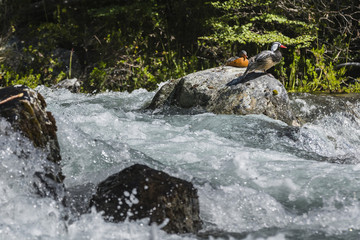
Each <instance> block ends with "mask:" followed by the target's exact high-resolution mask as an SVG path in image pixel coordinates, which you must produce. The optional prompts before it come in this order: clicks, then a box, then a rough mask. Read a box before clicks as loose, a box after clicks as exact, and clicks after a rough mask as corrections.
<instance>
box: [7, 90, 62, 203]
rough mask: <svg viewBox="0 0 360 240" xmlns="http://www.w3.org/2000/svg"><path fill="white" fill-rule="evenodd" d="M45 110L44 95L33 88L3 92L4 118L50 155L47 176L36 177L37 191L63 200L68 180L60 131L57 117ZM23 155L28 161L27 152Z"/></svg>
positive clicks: (37, 175)
mask: <svg viewBox="0 0 360 240" xmlns="http://www.w3.org/2000/svg"><path fill="white" fill-rule="evenodd" d="M45 107H46V103H45V100H44V98H43V97H42V96H41V94H39V93H37V92H36V91H34V90H32V89H30V88H27V87H24V86H15V87H6V88H1V89H0V117H3V118H5V119H6V120H7V121H8V122H10V123H11V126H12V128H13V129H14V130H17V131H19V132H20V133H21V134H22V135H24V136H25V137H27V138H28V139H30V141H31V142H32V143H33V144H34V146H35V147H37V148H39V149H42V150H43V151H44V152H45V153H46V155H47V160H48V164H46V166H44V172H36V173H35V179H36V180H35V182H34V187H35V188H36V189H37V191H38V193H39V194H40V195H41V196H52V197H55V198H61V197H60V196H59V193H61V194H62V193H63V190H64V189H63V185H62V184H61V183H62V182H63V179H64V176H63V175H62V172H61V168H60V161H61V156H60V147H59V143H58V139H57V135H56V131H57V127H56V122H55V119H54V117H53V116H52V114H51V112H47V111H46V110H45ZM23 154H24V156H23V157H24V158H26V152H24V153H23ZM61 194H60V195H61Z"/></svg>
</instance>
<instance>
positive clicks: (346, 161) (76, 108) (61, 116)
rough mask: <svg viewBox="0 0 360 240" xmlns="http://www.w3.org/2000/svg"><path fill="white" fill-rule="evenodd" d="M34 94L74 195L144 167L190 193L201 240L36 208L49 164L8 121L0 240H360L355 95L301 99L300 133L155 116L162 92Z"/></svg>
mask: <svg viewBox="0 0 360 240" xmlns="http://www.w3.org/2000/svg"><path fill="white" fill-rule="evenodd" d="M36 90H37V91H39V92H40V93H41V94H42V95H43V96H44V98H45V100H46V102H47V105H48V106H47V110H48V111H51V112H52V113H53V115H54V117H55V119H56V122H57V127H58V132H57V135H58V139H59V142H60V147H61V155H62V169H63V173H64V175H65V176H66V179H65V185H66V187H67V188H68V189H72V190H74V189H75V190H76V189H77V188H78V187H79V186H84V185H90V186H92V185H95V184H97V183H98V182H100V181H102V180H104V179H105V178H106V177H108V176H109V175H111V174H113V173H115V172H119V171H120V170H122V169H124V168H126V167H128V166H131V165H132V164H135V163H142V164H146V165H148V166H150V167H152V168H155V169H158V170H162V171H164V172H166V173H168V174H170V175H172V176H175V177H178V178H181V179H185V180H187V181H191V182H192V183H193V184H194V186H195V187H196V188H197V189H198V195H199V202H200V216H201V218H202V220H203V229H202V230H201V232H200V233H199V234H198V235H192V234H184V235H180V234H167V233H165V232H164V231H162V230H161V228H160V227H158V226H148V220H147V219H143V220H141V221H136V222H129V221H126V222H123V223H117V224H115V223H109V222H105V221H104V220H103V219H102V217H101V213H98V212H96V211H95V210H94V209H92V211H90V212H87V213H85V214H83V215H80V216H77V215H76V216H75V215H72V213H71V212H70V213H69V210H68V209H65V208H64V207H62V206H61V205H59V204H58V203H57V202H55V201H54V200H52V199H50V198H39V197H38V196H37V195H36V194H35V193H34V190H33V188H32V184H31V182H32V173H33V172H34V171H36V170H38V169H41V168H42V165H41V162H42V159H45V155H44V153H42V152H41V151H39V150H37V149H34V148H33V147H32V145H31V144H30V143H29V142H28V141H27V140H26V139H23V138H22V137H21V136H20V135H19V133H16V132H13V131H10V130H9V128H10V126H9V124H8V123H7V122H6V121H5V120H3V119H0V130H1V131H0V136H1V139H0V239H1V240H2V239H17V240H18V239H41V240H42V239H46V240H58V239H61V240H62V239H64V240H65V239H73V240H75V239H76V240H82V239H84V240H85V239H93V240H98V239H99V240H100V239H101V240H108V239H117V240H119V239H121V240H125V239H129V240H158V239H159V240H160V239H161V240H175V239H176V240H177V239H179V240H180V239H181V240H185V239H186V240H188V239H189V240H190V239H191V240H200V239H209V240H215V239H216V240H220V239H226V240H234V239H244V240H265V239H266V240H283V239H299V240H300V239H301V240H304V239H314V240H315V239H316V240H319V239H347V240H348V239H360V164H359V163H360V101H359V99H360V98H359V95H355V96H350V97H344V96H329V95H317V96H314V95H309V94H297V95H293V96H292V97H291V98H292V100H291V104H292V107H293V109H294V111H295V113H296V115H297V116H298V117H299V119H301V121H302V122H303V123H304V124H303V125H302V126H301V127H300V128H296V127H289V126H287V125H286V124H285V123H283V122H281V121H277V120H273V119H270V118H268V117H266V116H262V115H248V116H235V115H215V114H212V113H201V112H194V111H192V112H185V113H184V111H177V110H174V109H170V110H164V111H157V112H149V111H146V110H144V107H145V106H146V105H147V104H149V102H150V101H151V99H152V97H153V96H154V94H155V92H148V91H146V90H143V89H141V90H136V91H134V92H132V93H119V92H107V93H101V94H97V95H86V94H74V93H70V92H69V91H67V90H64V89H60V90H51V89H49V88H46V87H43V86H41V87H38V88H37V89H36ZM5 129H7V132H8V134H4V130H5ZM24 156H26V157H24Z"/></svg>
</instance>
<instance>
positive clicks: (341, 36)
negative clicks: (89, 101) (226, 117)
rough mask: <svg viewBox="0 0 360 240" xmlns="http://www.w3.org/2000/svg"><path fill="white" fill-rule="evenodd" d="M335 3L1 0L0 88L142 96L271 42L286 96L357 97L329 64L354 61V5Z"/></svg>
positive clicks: (354, 85) (356, 20) (307, 0)
mask: <svg viewBox="0 0 360 240" xmlns="http://www.w3.org/2000/svg"><path fill="white" fill-rule="evenodd" d="M335 2H336V3H335ZM335 2H334V1H330V2H329V3H328V4H326V5H324V4H323V2H322V1H320V0H311V1H310V0H300V1H290V0H277V1H274V0H225V1H215V0H211V1H206V0H186V1H181V0H172V1H162V0H150V1H142V0H133V1H122V0H115V1H114V0H103V1H86V0H68V1H53V0H51V1H29V0H12V1H10V0H4V1H1V2H0V20H1V22H2V25H1V28H0V30H1V33H2V38H1V39H2V43H0V45H3V46H6V49H11V50H10V51H8V50H6V51H0V61H1V62H2V67H1V73H0V85H1V86H6V85H10V84H15V83H24V84H27V85H31V86H36V85H37V84H45V85H49V86H50V85H53V84H55V83H57V82H58V81H60V80H62V79H64V78H66V77H69V78H71V77H76V78H79V79H80V80H81V81H82V83H83V84H82V91H84V92H99V91H105V90H113V91H132V90H134V89H136V88H147V89H150V90H152V89H155V88H156V87H157V84H159V83H161V82H163V81H165V80H168V79H171V78H179V77H181V76H183V75H185V74H188V73H191V72H194V71H199V70H201V69H205V68H210V67H214V66H218V65H220V64H223V62H224V60H225V59H227V58H228V57H230V56H234V55H236V54H237V53H238V52H239V51H240V50H241V49H246V50H247V52H248V53H249V54H250V55H255V54H256V53H257V52H259V51H261V50H264V49H268V48H269V46H270V44H271V42H273V41H280V42H282V43H283V44H285V45H287V46H288V49H287V50H286V51H283V55H284V60H283V61H282V62H281V63H280V64H278V65H277V66H276V67H275V69H274V70H271V71H272V73H273V74H275V75H276V77H278V78H279V79H280V80H281V81H282V82H283V84H284V85H285V86H286V87H287V89H289V90H290V91H331V92H338V91H358V89H359V87H358V85H357V84H358V80H356V81H352V82H349V79H348V78H346V76H347V75H348V72H345V70H344V69H338V68H337V67H336V65H337V64H338V63H344V62H348V61H354V60H357V59H360V54H359V52H358V49H360V48H359V46H360V41H359V39H360V37H356V36H360V34H359V30H358V26H359V19H360V17H359V14H358V12H360V11H359V10H360V9H359V7H358V6H356V5H354V4H353V2H352V1H350V0H344V1H342V2H339V1H335ZM334 36H335V37H334ZM9 43H11V45H13V46H14V47H11V48H9ZM354 79H355V78H354V77H353V78H352V80H354Z"/></svg>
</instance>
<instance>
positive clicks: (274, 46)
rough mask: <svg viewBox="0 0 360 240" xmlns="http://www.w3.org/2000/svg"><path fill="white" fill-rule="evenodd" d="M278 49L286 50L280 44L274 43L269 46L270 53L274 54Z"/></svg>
mask: <svg viewBox="0 0 360 240" xmlns="http://www.w3.org/2000/svg"><path fill="white" fill-rule="evenodd" d="M279 47H280V48H286V47H285V46H284V45H282V44H281V43H279V42H274V43H273V44H272V45H271V51H273V52H275V51H276V50H278V49H279Z"/></svg>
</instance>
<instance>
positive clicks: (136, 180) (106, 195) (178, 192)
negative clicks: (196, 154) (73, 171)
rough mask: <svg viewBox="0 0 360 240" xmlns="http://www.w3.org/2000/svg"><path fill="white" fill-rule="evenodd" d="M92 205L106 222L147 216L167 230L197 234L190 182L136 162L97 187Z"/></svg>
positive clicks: (198, 223) (194, 196) (195, 204)
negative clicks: (100, 212) (101, 213)
mask: <svg viewBox="0 0 360 240" xmlns="http://www.w3.org/2000/svg"><path fill="white" fill-rule="evenodd" d="M90 205H91V206H95V207H96V209H97V210H98V211H103V212H104V217H105V219H106V220H108V221H112V222H120V221H124V220H125V219H127V218H128V219H130V220H136V219H142V218H149V219H150V223H157V224H163V223H164V222H165V223H166V221H168V223H167V224H166V226H165V227H164V228H163V230H165V231H166V232H168V233H197V232H198V231H199V230H200V228H201V220H200V216H199V212H200V210H199V199H198V195H197V190H196V189H195V188H194V187H193V185H192V183H190V182H187V181H185V180H182V179H179V178H175V177H171V176H170V175H168V174H166V173H164V172H162V171H157V170H155V169H152V168H149V167H147V166H145V165H141V164H135V165H133V166H131V167H128V168H126V169H124V170H122V171H120V172H119V173H116V174H114V175H112V176H110V177H108V178H107V179H106V180H104V181H103V182H101V183H100V184H99V185H98V186H97V190H96V194H95V195H94V196H93V197H92V199H91V204H90Z"/></svg>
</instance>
